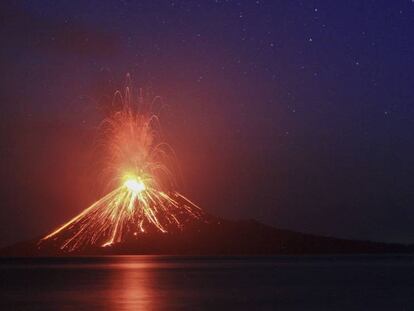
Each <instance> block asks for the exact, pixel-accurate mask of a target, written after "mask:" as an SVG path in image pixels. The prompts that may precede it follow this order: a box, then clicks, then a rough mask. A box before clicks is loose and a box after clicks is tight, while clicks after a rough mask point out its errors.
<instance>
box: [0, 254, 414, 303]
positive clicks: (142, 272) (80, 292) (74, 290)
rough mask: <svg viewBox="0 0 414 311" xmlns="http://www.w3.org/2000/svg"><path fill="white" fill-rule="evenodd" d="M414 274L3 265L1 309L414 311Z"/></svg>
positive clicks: (285, 265) (60, 261)
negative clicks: (413, 290) (413, 292)
mask: <svg viewBox="0 0 414 311" xmlns="http://www.w3.org/2000/svg"><path fill="white" fill-rule="evenodd" d="M413 268H414V257H412V256H404V257H395V256H394V257H392V256H387V257H378V256H377V257H361V258H359V257H349V256H348V257H347V256H342V257H341V256H339V257H329V256H325V257H313V258H312V257H274V258H272V257H256V258H255V257H242V258H240V257H239V258H230V257H210V258H209V257H162V256H123V257H97V258H29V259H0V296H1V298H0V310H109V311H113V310H125V311H131V310H144V311H146V310H229V309H231V310H232V309H236V310H274V309H276V308H277V309H279V310H404V309H406V310H414V309H413V308H414V296H413V295H412V289H413V288H414V269H413ZM396 284H400V285H399V286H396ZM393 298H395V299H393ZM397 298H398V299H397ZM345 302H346V303H345Z"/></svg>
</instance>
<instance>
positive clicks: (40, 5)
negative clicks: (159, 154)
mask: <svg viewBox="0 0 414 311" xmlns="http://www.w3.org/2000/svg"><path fill="white" fill-rule="evenodd" d="M0 15H1V19H0V23H1V28H0V36H1V42H2V43H1V48H0V55H1V57H0V62H1V69H2V70H1V78H0V79H1V92H0V97H1V98H0V99H1V110H0V119H1V123H0V124H1V132H0V159H1V162H0V174H1V176H0V186H1V187H0V198H1V200H0V245H1V246H3V245H5V244H7V243H11V242H16V241H18V240H21V239H26V238H34V237H37V236H39V235H41V234H44V233H46V232H48V231H50V230H51V229H52V228H54V227H56V226H58V225H60V224H62V223H63V222H65V221H67V220H68V219H69V218H72V217H73V216H75V215H76V214H78V213H79V212H80V211H82V210H83V209H84V208H86V207H87V206H88V205H89V204H91V203H92V202H94V200H96V199H97V198H99V197H100V195H102V189H100V188H99V187H98V186H97V185H98V184H99V183H98V182H97V181H96V178H95V177H94V176H96V174H95V172H94V167H95V166H94V162H95V161H96V159H94V156H93V154H94V152H93V149H94V139H95V137H96V129H97V126H98V124H99V122H100V121H101V120H102V118H103V117H104V115H105V111H106V108H107V107H108V105H109V104H110V102H111V97H112V94H113V92H114V91H115V90H116V89H122V88H123V87H124V85H125V77H126V74H127V73H130V74H131V77H132V80H133V85H134V86H136V89H138V88H139V87H142V88H144V90H145V91H146V92H147V93H149V94H153V95H160V96H162V98H163V101H164V105H165V109H164V110H163V113H162V116H161V117H162V123H163V128H164V131H165V136H166V139H167V140H168V141H169V142H170V144H171V145H172V146H173V147H174V149H175V151H176V153H177V157H178V162H179V165H180V167H181V170H182V175H183V178H182V179H183V185H182V186H181V191H182V192H183V193H184V194H186V195H187V196H188V197H189V198H191V199H192V200H193V201H195V202H197V203H198V204H199V205H200V206H201V207H203V208H204V209H205V210H206V211H207V212H209V213H212V214H215V215H217V216H222V217H226V218H230V219H246V218H255V219H257V220H259V221H262V222H264V223H267V224H270V225H274V226H277V227H280V228H287V229H292V230H298V231H302V232H311V233H315V234H324V235H330V236H338V237H345V238H359V239H372V240H380V241H398V242H414V121H413V117H414V101H413V99H414V87H413V86H414V73H413V70H414V2H413V1H411V0H400V1H397V0H395V1H389V0H384V1H373V0H372V1H369V0H364V1H332V0H324V1H297V0H289V1H288V0H286V1H271V0H268V1H265V0H259V1H207V0H206V1H101V0H99V1H97V0H96V1H74V0H71V1H2V2H1V4H0Z"/></svg>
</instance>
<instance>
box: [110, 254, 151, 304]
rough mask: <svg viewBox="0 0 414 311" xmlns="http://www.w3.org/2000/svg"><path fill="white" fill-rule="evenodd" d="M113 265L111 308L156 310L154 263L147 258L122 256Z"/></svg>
mask: <svg viewBox="0 0 414 311" xmlns="http://www.w3.org/2000/svg"><path fill="white" fill-rule="evenodd" d="M117 260H119V262H118V263H116V264H115V265H114V266H113V267H112V271H111V276H110V286H111V287H110V289H109V296H110V297H109V301H108V302H109V309H110V310H128V311H129V310H143V311H146V310H154V309H155V306H154V303H153V302H154V301H153V300H154V297H156V296H157V294H156V292H155V289H154V276H155V273H156V272H155V270H154V264H151V263H150V262H148V259H147V258H141V260H137V258H136V257H120V258H117Z"/></svg>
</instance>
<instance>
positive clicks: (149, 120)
mask: <svg viewBox="0 0 414 311" xmlns="http://www.w3.org/2000/svg"><path fill="white" fill-rule="evenodd" d="M116 101H118V102H119V104H120V108H119V109H118V110H117V111H116V112H114V113H112V114H111V116H110V117H109V118H107V119H105V120H104V121H103V123H102V125H101V133H102V137H101V139H100V141H99V146H100V149H99V150H100V154H101V155H103V157H104V163H105V168H104V169H103V170H102V178H105V179H107V180H109V182H108V185H109V186H110V187H111V188H112V189H114V190H112V191H111V192H109V193H108V194H107V195H105V196H104V197H102V198H101V199H100V200H98V201H97V202H95V203H94V204H92V205H91V206H90V207H88V208H87V209H85V210H84V211H83V212H82V213H80V214H79V215H78V216H76V217H74V218H73V219H71V220H70V221H68V222H67V223H65V224H63V225H62V226H61V227H59V228H58V229H56V230H55V231H53V232H51V233H50V234H48V235H47V236H45V237H43V238H42V239H41V240H40V242H39V245H42V244H43V243H46V242H47V241H51V242H53V243H54V244H57V245H58V246H59V248H60V249H62V250H64V251H69V252H71V251H75V250H79V249H82V248H84V247H87V246H102V247H106V246H110V245H112V244H114V243H120V242H122V241H124V240H125V239H126V238H127V237H129V236H131V235H132V236H135V237H136V238H139V235H140V234H146V233H147V232H152V231H156V232H163V233H166V232H168V231H169V230H176V229H182V228H183V225H184V224H185V222H186V221H188V220H189V219H199V218H201V217H202V214H203V212H202V210H201V209H200V208H199V207H198V206H196V205H195V204H194V203H192V202H191V201H190V200H188V199H187V198H185V197H184V196H183V195H181V194H180V193H178V192H177V191H176V183H175V179H174V177H173V176H174V172H173V170H172V168H171V167H172V166H173V164H172V163H173V162H174V152H173V151H172V149H171V147H170V146H169V145H168V144H166V143H165V142H164V141H163V140H162V135H161V130H160V125H159V118H158V116H157V115H156V114H155V113H154V112H153V105H152V104H144V101H143V99H142V96H139V97H138V100H137V101H136V102H134V100H133V96H132V94H131V92H130V89H129V88H126V91H125V94H121V93H120V92H117V93H116V94H115V99H114V102H116Z"/></svg>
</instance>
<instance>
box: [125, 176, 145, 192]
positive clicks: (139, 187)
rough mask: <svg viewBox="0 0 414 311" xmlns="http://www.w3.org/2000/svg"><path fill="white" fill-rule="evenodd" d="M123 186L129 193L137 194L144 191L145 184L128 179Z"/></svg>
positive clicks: (137, 180)
mask: <svg viewBox="0 0 414 311" xmlns="http://www.w3.org/2000/svg"><path fill="white" fill-rule="evenodd" d="M124 186H125V187H127V188H128V190H129V191H131V192H133V193H135V194H137V193H140V192H142V191H144V190H145V184H144V183H143V182H142V181H141V180H139V179H135V178H129V179H127V180H126V181H125V182H124Z"/></svg>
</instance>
